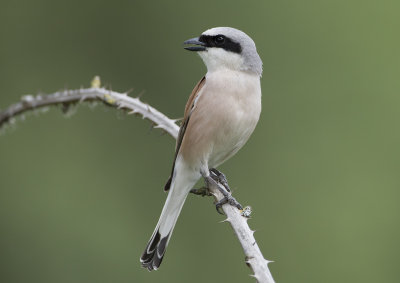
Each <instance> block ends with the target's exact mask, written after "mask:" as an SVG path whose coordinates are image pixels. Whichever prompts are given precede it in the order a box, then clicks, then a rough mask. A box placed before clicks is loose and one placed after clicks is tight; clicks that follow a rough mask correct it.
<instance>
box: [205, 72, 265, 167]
mask: <svg viewBox="0 0 400 283" xmlns="http://www.w3.org/2000/svg"><path fill="white" fill-rule="evenodd" d="M226 75H228V76H229V77H230V78H232V79H227V78H226V77H224V78H220V79H221V80H220V81H223V82H224V84H223V85H222V86H220V87H219V88H218V87H217V88H216V89H220V90H221V93H220V95H217V94H215V95H214V96H213V100H214V107H216V110H218V111H220V113H219V114H220V115H217V116H218V117H219V119H218V120H219V121H216V122H215V123H214V125H215V126H216V131H215V135H214V138H213V144H212V148H211V151H210V155H209V157H208V166H209V167H210V168H211V167H217V166H218V165H220V164H222V163H223V162H225V161H226V160H228V159H229V158H230V157H232V156H233V155H234V154H235V153H236V152H237V151H238V150H239V149H240V148H241V147H242V146H243V145H244V144H245V143H246V142H247V140H248V139H249V137H250V135H251V134H252V133H253V131H254V129H255V127H256V125H257V122H258V119H259V117H260V112H261V89H260V82H259V78H258V76H257V77H254V76H253V75H251V76H249V75H243V74H240V75H239V76H237V75H235V76H232V75H230V74H226ZM207 79H208V77H207ZM214 79H215V80H217V79H218V78H214ZM230 80H231V81H230ZM207 83H208V81H207ZM210 83H211V84H212V83H214V81H213V80H212V81H211V82H210ZM210 86H212V85H210ZM222 93H223V95H221V94H222ZM206 95H209V94H206Z"/></svg>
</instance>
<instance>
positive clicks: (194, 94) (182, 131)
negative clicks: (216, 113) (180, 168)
mask: <svg viewBox="0 0 400 283" xmlns="http://www.w3.org/2000/svg"><path fill="white" fill-rule="evenodd" d="M205 82H206V77H203V78H202V79H201V80H200V81H199V82H198V83H197V85H196V86H195V87H194V89H193V90H192V93H191V94H190V96H189V99H188V101H187V103H186V106H185V114H184V116H183V122H182V125H181V127H180V129H179V134H178V139H177V140H176V148H175V157H174V163H173V164H172V172H171V176H170V177H169V178H168V181H167V183H166V184H165V187H164V191H168V190H169V188H170V187H171V181H172V177H173V175H174V169H175V161H176V157H177V156H178V152H179V149H180V148H181V144H182V140H183V136H184V135H185V132H186V128H187V125H188V123H189V119H190V114H191V113H192V109H193V106H194V102H195V99H196V97H197V95H198V94H199V92H200V90H201V88H202V87H203V86H204V84H205Z"/></svg>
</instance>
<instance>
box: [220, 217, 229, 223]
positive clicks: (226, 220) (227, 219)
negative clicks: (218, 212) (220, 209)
mask: <svg viewBox="0 0 400 283" xmlns="http://www.w3.org/2000/svg"><path fill="white" fill-rule="evenodd" d="M224 222H231V220H230V219H229V218H226V219H224V220H221V221H220V222H219V223H224Z"/></svg>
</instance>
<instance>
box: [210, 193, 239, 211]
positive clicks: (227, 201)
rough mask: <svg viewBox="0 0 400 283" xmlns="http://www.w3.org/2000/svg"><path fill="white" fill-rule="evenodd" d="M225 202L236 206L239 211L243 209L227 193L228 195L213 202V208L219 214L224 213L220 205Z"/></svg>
mask: <svg viewBox="0 0 400 283" xmlns="http://www.w3.org/2000/svg"><path fill="white" fill-rule="evenodd" d="M226 203H227V204H229V205H231V206H234V207H236V208H237V209H239V210H241V211H242V210H243V206H242V205H241V204H240V203H239V202H238V201H237V200H236V199H235V198H234V197H233V196H232V195H230V194H229V195H226V196H224V197H223V198H222V199H221V200H220V201H218V202H217V203H216V204H215V208H216V209H217V212H218V213H219V214H224V213H223V211H222V206H223V205H224V204H226Z"/></svg>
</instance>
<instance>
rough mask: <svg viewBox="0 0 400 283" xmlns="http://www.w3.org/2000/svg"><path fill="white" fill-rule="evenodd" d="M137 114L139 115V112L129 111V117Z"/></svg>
mask: <svg viewBox="0 0 400 283" xmlns="http://www.w3.org/2000/svg"><path fill="white" fill-rule="evenodd" d="M136 113H139V111H136V110H132V111H129V112H128V115H132V114H136Z"/></svg>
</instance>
